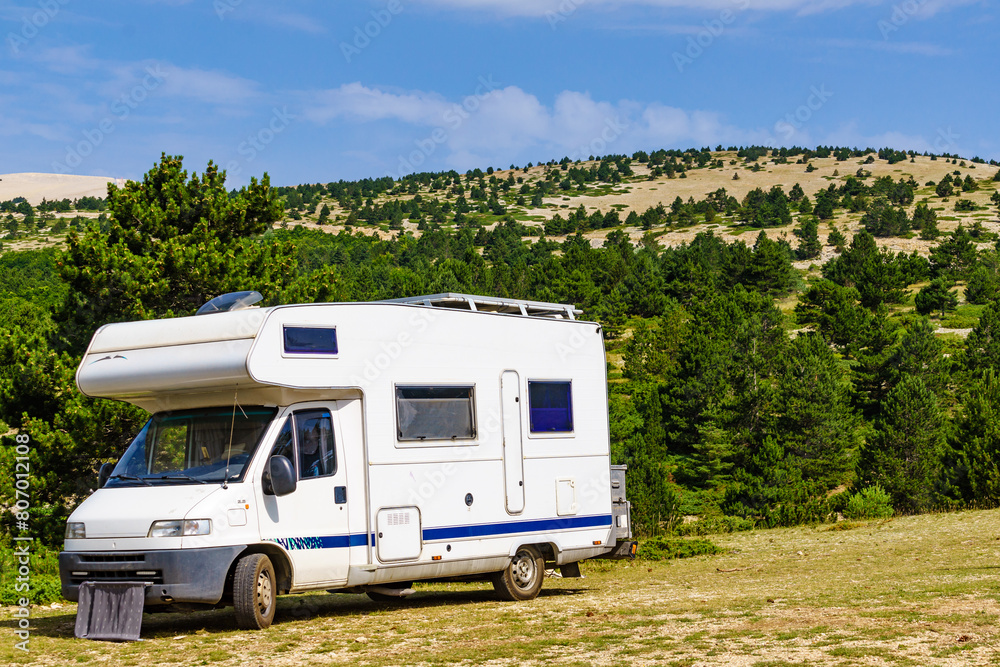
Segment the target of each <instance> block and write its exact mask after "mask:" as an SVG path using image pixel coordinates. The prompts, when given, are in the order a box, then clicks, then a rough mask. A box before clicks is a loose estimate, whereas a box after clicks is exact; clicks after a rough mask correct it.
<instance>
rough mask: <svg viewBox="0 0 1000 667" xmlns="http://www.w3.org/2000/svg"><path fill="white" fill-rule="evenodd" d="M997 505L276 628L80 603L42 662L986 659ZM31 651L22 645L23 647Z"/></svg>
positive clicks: (415, 599) (324, 611)
mask: <svg viewBox="0 0 1000 667" xmlns="http://www.w3.org/2000/svg"><path fill="white" fill-rule="evenodd" d="M998 519H1000V511H984V512H965V513H959V514H938V515H926V516H921V517H907V518H900V519H895V520H889V521H885V522H879V523H867V524H865V523H861V524H858V523H846V522H845V523H841V524H837V525H825V526H819V527H804V528H793V529H779V530H768V531H756V532H752V533H739V534H734V535H725V536H714V537H713V538H712V539H713V541H714V542H715V543H716V544H718V545H719V546H721V547H722V548H723V549H724V553H723V554H721V555H717V556H700V557H697V558H692V559H686V560H681V561H667V562H660V563H648V562H642V561H636V562H634V563H615V564H612V563H603V564H602V563H592V564H588V565H587V566H586V567H585V568H584V574H585V578H584V579H549V580H547V581H546V583H545V587H544V588H543V589H542V594H541V596H540V597H539V598H538V599H537V600H534V601H531V602H525V603H500V602H496V601H494V599H493V597H492V592H491V591H490V590H489V589H488V587H486V586H479V585H458V584H451V585H434V586H421V587H418V592H417V593H416V594H415V595H413V596H412V597H411V598H410V599H408V600H406V601H405V602H403V603H401V604H398V605H383V604H376V603H374V602H371V601H369V600H368V599H367V598H364V597H359V596H346V595H326V594H320V595H308V596H297V597H288V598H283V599H282V603H281V606H280V609H279V612H278V618H277V620H276V623H275V625H273V626H272V627H271V628H269V629H268V630H266V631H262V632H239V631H236V630H234V622H233V617H232V612H231V610H224V611H218V612H206V613H201V614H193V615H155V616H149V615H147V616H146V617H145V618H144V625H143V632H142V634H143V638H144V640H145V641H142V642H137V643H133V644H110V643H99V642H89V641H85V640H77V639H74V638H73V636H72V635H73V623H74V612H75V608H74V607H73V606H72V605H69V604H66V605H63V606H61V607H59V608H47V609H36V610H35V612H34V613H35V616H34V618H33V619H32V623H33V628H32V636H31V644H30V648H31V651H30V653H28V654H27V655H21V654H19V655H13V653H14V650H13V648H12V647H13V643H14V641H15V638H14V636H13V626H14V623H13V621H12V619H11V613H10V612H11V610H10V609H8V610H6V611H4V612H3V613H2V614H0V636H3V637H4V642H3V643H4V646H3V649H2V652H0V661H3V662H4V663H6V662H16V663H21V662H32V663H34V664H41V665H65V664H93V665H119V664H122V665H148V664H156V663H174V664H185V665H188V664H219V665H242V664H252V665H258V664H259V665H269V666H270V665H305V664H348V663H350V664H360V665H411V664H424V665H437V664H453V663H459V664H477V665H478V664H491V665H514V664H535V665H541V664H549V663H556V664H563V665H592V664H600V665H617V664H655V665H688V666H693V665H755V666H759V667H764V666H773V665H792V664H803V665H814V664H824V665H988V664H996V663H997V662H998V661H1000V631H998V630H997V627H996V625H997V620H998V618H1000V582H998V580H997V578H996V576H997V574H998V573H1000V570H998V556H1000V522H998ZM18 653H19V652H18Z"/></svg>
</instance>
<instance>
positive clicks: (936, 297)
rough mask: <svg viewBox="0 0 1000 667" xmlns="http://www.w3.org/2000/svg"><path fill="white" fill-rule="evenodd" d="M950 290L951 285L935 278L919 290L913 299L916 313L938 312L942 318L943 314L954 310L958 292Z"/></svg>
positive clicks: (956, 304) (928, 313)
mask: <svg viewBox="0 0 1000 667" xmlns="http://www.w3.org/2000/svg"><path fill="white" fill-rule="evenodd" d="M950 288H951V283H948V282H947V281H945V280H944V279H943V278H935V279H934V280H932V281H931V282H930V284H929V285H926V286H924V287H922V288H920V291H919V292H917V295H916V297H914V303H915V305H916V307H917V312H918V313H920V314H921V315H930V314H932V313H934V312H939V313H940V316H941V317H944V314H945V312H947V311H951V310H955V308H956V307H957V306H958V292H957V291H956V290H951V289H950Z"/></svg>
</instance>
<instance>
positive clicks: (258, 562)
mask: <svg viewBox="0 0 1000 667" xmlns="http://www.w3.org/2000/svg"><path fill="white" fill-rule="evenodd" d="M277 603H278V590H277V587H276V586H275V577H274V566H273V565H272V564H271V559H270V558H268V557H267V556H265V555H264V554H248V555H246V556H244V557H243V558H240V560H239V562H238V563H237V564H236V574H235V576H234V577H233V606H234V607H235V608H236V625H237V626H239V627H240V628H241V629H243V630H263V629H264V628H266V627H267V626H269V625H271V621H273V620H274V610H275V607H277Z"/></svg>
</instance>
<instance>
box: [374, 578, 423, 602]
mask: <svg viewBox="0 0 1000 667" xmlns="http://www.w3.org/2000/svg"><path fill="white" fill-rule="evenodd" d="M392 586H393V587H394V588H409V587H411V586H413V582H412V581H402V582H396V583H394V584H392ZM365 595H367V596H368V597H369V598H371V600H372V602H388V603H392V602H402V601H403V600H405V599H406V596H405V595H404V596H398V595H386V594H385V593H376V592H375V591H365Z"/></svg>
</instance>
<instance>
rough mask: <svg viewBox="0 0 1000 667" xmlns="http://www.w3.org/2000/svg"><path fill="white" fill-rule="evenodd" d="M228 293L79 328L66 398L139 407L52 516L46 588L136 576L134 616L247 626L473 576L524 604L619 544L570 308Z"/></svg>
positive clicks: (592, 361)
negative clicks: (50, 576) (294, 610)
mask: <svg viewBox="0 0 1000 667" xmlns="http://www.w3.org/2000/svg"><path fill="white" fill-rule="evenodd" d="M247 294H253V295H255V294H256V293H238V294H236V295H224V296H223V297H219V298H218V299H215V300H213V301H212V302H209V304H206V307H204V308H203V309H202V310H205V311H209V312H211V314H207V315H198V316H192V317H181V318H174V319H165V320H150V321H142V322H127V323H119V324H109V325H106V326H104V327H102V328H100V329H99V330H98V331H97V332H96V333H95V334H94V337H93V340H92V341H91V343H90V347H89V348H88V350H87V353H86V355H85V356H84V358H83V361H82V362H81V364H80V367H79V369H78V371H77V385H78V387H79V389H80V391H82V392H83V393H85V394H87V395H89V396H95V397H103V398H111V399H117V400H122V401H128V402H130V403H133V404H135V405H137V406H139V407H141V408H143V409H145V410H147V411H149V412H150V413H152V417H151V418H150V420H149V421H148V422H147V423H146V425H145V426H144V427H143V429H142V430H141V431H140V432H139V434H138V435H137V436H136V437H135V439H134V440H133V441H132V443H131V445H129V447H128V449H127V450H126V452H125V454H124V455H123V456H122V458H121V459H120V460H119V461H118V462H117V464H106V466H105V468H103V469H102V471H101V481H100V488H99V489H98V490H97V491H95V492H94V493H93V494H92V495H91V496H90V497H88V498H87V499H86V500H85V501H84V502H83V503H82V504H81V505H80V506H79V507H78V508H77V509H76V511H74V512H73V514H72V516H70V518H69V521H68V524H67V527H66V542H65V551H64V552H63V553H62V554H60V559H59V562H60V574H61V577H62V588H63V595H64V596H65V597H66V598H67V599H70V600H76V599H78V596H79V593H80V590H79V589H80V586H81V585H82V584H84V583H85V582H93V583H95V584H100V583H101V582H142V583H143V586H145V589H144V595H145V606H146V608H147V610H155V608H157V607H161V608H162V607H163V606H165V605H170V606H173V607H174V608H185V607H189V606H195V607H199V606H203V605H208V606H224V605H233V606H234V607H235V609H236V618H237V622H238V624H239V625H240V626H241V627H244V628H262V627H266V626H267V625H269V624H270V622H271V620H272V618H273V616H274V610H275V602H276V601H275V597H276V596H277V595H278V594H282V593H298V592H303V591H310V590H324V589H325V590H331V591H340V592H355V593H361V592H367V593H368V594H369V595H370V596H371V597H373V598H376V599H386V598H392V597H399V596H403V595H406V594H408V593H410V592H412V589H410V585H411V582H414V581H427V580H436V579H446V578H447V579H452V580H474V579H477V578H478V579H486V578H489V579H492V581H493V584H494V586H495V588H496V590H497V592H498V594H499V595H500V596H501V597H502V598H504V599H510V600H526V599H531V598H533V597H535V596H536V595H537V594H538V592H539V589H540V588H541V585H542V578H543V574H544V570H545V568H547V567H548V568H555V567H559V568H561V570H562V573H563V575H564V576H574V575H576V576H579V567H578V565H577V563H578V562H579V561H581V560H584V559H587V558H596V557H627V556H630V555H634V549H635V546H634V542H630V541H628V540H630V538H631V530H630V521H629V518H630V517H629V505H628V503H627V501H625V497H624V493H625V488H624V471H623V470H621V469H617V470H612V466H610V461H609V433H608V403H607V378H606V362H605V354H604V344H603V336H602V332H601V327H600V325H599V324H596V323H593V322H584V321H580V320H578V319H577V317H578V316H579V314H580V312H579V311H577V310H575V309H574V307H573V306H567V305H560V304H549V303H539V302H531V301H515V300H499V299H492V298H485V297H477V296H468V295H460V294H438V295H432V296H424V297H414V298H408V299H399V300H394V301H383V302H374V303H328V304H310V305H290V306H279V307H273V308H253V307H248V305H247V304H248V303H251V302H252V300H251V299H247V298H245V297H246V295H247ZM256 296H257V298H259V295H256ZM212 311H221V312H212ZM616 468H617V467H616Z"/></svg>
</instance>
